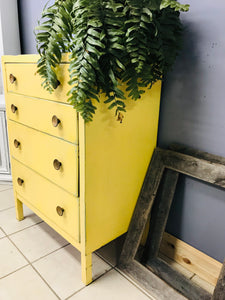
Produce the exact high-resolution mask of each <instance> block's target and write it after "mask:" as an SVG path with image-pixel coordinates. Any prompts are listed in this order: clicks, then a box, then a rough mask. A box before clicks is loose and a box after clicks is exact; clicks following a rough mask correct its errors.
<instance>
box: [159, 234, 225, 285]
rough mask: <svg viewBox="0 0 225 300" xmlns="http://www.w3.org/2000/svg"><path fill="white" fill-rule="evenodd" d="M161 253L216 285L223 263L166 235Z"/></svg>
mask: <svg viewBox="0 0 225 300" xmlns="http://www.w3.org/2000/svg"><path fill="white" fill-rule="evenodd" d="M160 252H161V253H162V254H163V255H165V256H167V257H168V258H170V259H172V260H173V261H175V262H177V263H178V264H180V265H182V266H183V267H185V268H186V269H187V270H189V271H190V272H192V273H193V274H196V275H197V276H199V277H200V278H202V279H203V280H205V281H207V282H208V283H210V284H212V285H214V286H215V285H216V282H217V279H218V277H219V274H220V270H221V267H222V263H220V262H218V261H217V260H215V259H213V258H212V257H210V256H208V255H206V254H205V253H203V252H201V251H199V250H197V249H196V248H194V247H192V246H190V245H188V244H186V243H185V242H183V241H181V240H179V239H177V238H175V237H174V236H172V235H170V234H168V233H166V232H165V233H164V235H163V240H162V243H161V246H160Z"/></svg>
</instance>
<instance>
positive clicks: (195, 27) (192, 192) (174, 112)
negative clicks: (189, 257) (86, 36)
mask: <svg viewBox="0 0 225 300" xmlns="http://www.w3.org/2000/svg"><path fill="white" fill-rule="evenodd" d="M185 2H186V1H184V0H183V1H182V3H185ZM187 2H188V3H189V4H190V5H191V8H190V11H189V12H188V13H182V15H181V18H182V20H183V23H184V25H185V32H184V33H185V36H184V49H183V51H182V53H181V55H180V56H179V58H178V59H177V62H176V64H175V66H174V69H173V71H172V72H171V73H170V74H168V75H167V77H166V80H165V83H164V84H163V90H162V104H161V113H160V124H159V139H158V143H159V146H161V147H167V146H168V145H169V144H170V143H172V142H179V143H182V144H184V145H188V146H191V147H194V148H196V149H200V150H203V151H208V152H210V153H214V154H217V155H222V156H225V139H224V132H225V121H224V112H225V96H224V87H225V33H224V30H225V17H224V12H225V2H224V0H214V1H213V0H204V1H200V0H199V1H196V0H189V1H187ZM18 3H19V9H20V25H21V36H22V50H23V53H36V47H35V41H34V35H33V29H34V27H35V26H36V24H37V20H38V19H39V18H40V14H41V10H42V8H43V6H44V4H45V3H46V1H45V0H19V1H18ZM50 3H53V0H52V1H50ZM224 216H225V192H224V191H223V190H222V189H217V188H215V187H213V186H210V185H207V184H205V183H202V182H199V181H196V180H193V179H191V178H187V177H181V178H180V180H179V184H178V188H177V192H176V196H175V199H174V202H173V207H172V209H171V213H170V217H169V221H168V225H167V230H168V231H169V232H170V233H172V234H174V235H175V236H177V237H178V238H180V239H182V240H184V241H185V242H187V243H189V244H191V245H193V246H194V247H196V248H198V249H199V250H201V251H204V252H205V253H207V254H208V255H210V256H212V257H214V258H216V259H218V260H220V261H222V260H223V259H224V256H225V230H224V228H225V218H224Z"/></svg>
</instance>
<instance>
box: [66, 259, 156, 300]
mask: <svg viewBox="0 0 225 300" xmlns="http://www.w3.org/2000/svg"><path fill="white" fill-rule="evenodd" d="M95 254H96V255H97V256H98V257H99V258H101V259H102V260H103V261H104V262H105V263H107V264H108V265H110V266H111V269H110V270H108V271H111V270H115V271H116V272H117V273H119V274H120V275H121V276H123V277H124V278H125V279H126V280H127V281H129V282H130V283H131V284H132V285H133V286H135V287H136V288H137V289H138V290H139V291H141V292H142V293H143V294H145V295H146V296H147V297H148V298H149V299H151V300H153V299H154V298H153V297H152V296H151V295H150V294H149V293H148V292H147V291H145V290H144V289H143V288H142V287H140V286H139V285H138V284H137V283H135V282H134V281H132V279H130V278H129V277H128V276H125V275H124V274H123V273H122V272H121V271H120V269H119V268H118V267H117V264H116V265H115V266H114V265H113V264H111V263H110V262H108V261H107V259H105V258H104V257H103V256H101V254H98V253H95ZM106 273H107V272H106ZM106 273H104V274H106ZM104 274H102V275H104ZM98 278H99V277H98ZM98 278H96V279H98ZM66 300H67V299H66Z"/></svg>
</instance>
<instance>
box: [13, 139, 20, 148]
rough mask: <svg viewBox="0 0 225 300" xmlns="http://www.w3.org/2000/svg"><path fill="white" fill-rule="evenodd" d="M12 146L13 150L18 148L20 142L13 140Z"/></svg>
mask: <svg viewBox="0 0 225 300" xmlns="http://www.w3.org/2000/svg"><path fill="white" fill-rule="evenodd" d="M14 146H15V148H19V146H20V142H19V141H18V140H17V139H15V140H14Z"/></svg>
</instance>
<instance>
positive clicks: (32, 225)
mask: <svg viewBox="0 0 225 300" xmlns="http://www.w3.org/2000/svg"><path fill="white" fill-rule="evenodd" d="M18 222H19V221H18ZM43 222H44V221H42V220H41V221H39V222H38V223H35V224H31V225H29V226H27V227H25V228H23V229H19V230H17V231H15V232H12V233H9V234H7V233H6V231H5V230H4V229H3V228H2V227H0V229H1V230H2V231H3V233H4V234H5V236H7V237H10V236H12V235H14V234H16V233H19V232H21V231H24V230H26V229H28V228H31V227H34V226H35V225H39V224H41V223H43Z"/></svg>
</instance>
